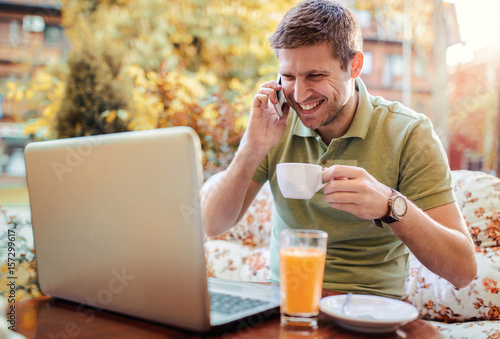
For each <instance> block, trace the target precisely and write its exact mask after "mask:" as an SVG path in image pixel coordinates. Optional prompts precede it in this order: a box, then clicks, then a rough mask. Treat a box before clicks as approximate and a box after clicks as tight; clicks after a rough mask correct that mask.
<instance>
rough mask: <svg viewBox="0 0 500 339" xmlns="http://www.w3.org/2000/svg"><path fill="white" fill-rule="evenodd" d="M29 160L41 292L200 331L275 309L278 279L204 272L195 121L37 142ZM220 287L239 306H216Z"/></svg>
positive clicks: (29, 148)
mask: <svg viewBox="0 0 500 339" xmlns="http://www.w3.org/2000/svg"><path fill="white" fill-rule="evenodd" d="M25 158H26V169H27V180H28V190H29V197H30V204H31V213H32V222H33V233H34V238H35V251H36V257H37V265H38V275H39V284H40V288H41V290H42V291H43V293H45V294H47V295H50V296H53V297H59V298H63V299H66V300H70V301H74V302H77V303H81V304H85V305H89V306H92V307H95V308H96V309H106V310H111V311H115V312H119V313H123V314H126V315H130V316H135V317H139V318H143V319H147V320H151V321H154V322H159V323H163V324H168V325H173V326H176V327H180V328H184V329H188V330H192V331H198V332H201V331H207V330H209V329H210V328H211V327H213V326H218V325H222V324H226V323H231V322H234V321H236V320H238V319H244V318H246V317H249V316H252V315H256V314H259V316H260V315H266V314H272V313H274V312H270V310H273V311H276V309H277V308H278V307H279V288H278V287H277V286H267V285H261V284H255V283H242V282H234V281H229V280H221V279H213V278H207V276H206V267H205V250H204V242H203V230H202V220H201V213H200V202H199V189H200V185H201V184H202V178H203V177H202V165H201V147H200V140H199V138H198V135H197V134H196V133H195V132H194V131H193V130H192V129H191V128H189V127H171V128H164V129H156V130H148V131H137V132H125V133H116V134H107V135H102V136H90V137H79V138H71V139H60V140H51V141H41V142H34V143H30V144H28V146H27V147H26V151H25ZM209 290H210V293H214V294H213V296H212V297H211V296H210V294H209ZM221 294H225V295H230V296H232V297H231V298H229V299H235V298H236V300H238V301H237V302H236V306H238V305H240V306H243V309H240V310H238V309H231V308H229V309H226V310H222V311H215V310H212V312H211V309H213V308H214V307H215V304H217V305H218V304H219V302H218V300H219V299H226V298H227V296H224V295H222V296H221ZM216 300H217V301H216ZM211 301H212V307H211ZM254 322H255V321H254Z"/></svg>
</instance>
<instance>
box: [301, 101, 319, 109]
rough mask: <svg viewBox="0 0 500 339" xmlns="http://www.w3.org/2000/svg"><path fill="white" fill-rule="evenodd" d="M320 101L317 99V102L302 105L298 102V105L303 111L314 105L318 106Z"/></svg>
mask: <svg viewBox="0 0 500 339" xmlns="http://www.w3.org/2000/svg"><path fill="white" fill-rule="evenodd" d="M320 103H321V101H317V102H315V103H313V104H309V105H302V104H299V105H300V107H301V108H302V109H303V110H304V111H309V110H311V109H313V108H314V107H316V106H318V105H319V104H320Z"/></svg>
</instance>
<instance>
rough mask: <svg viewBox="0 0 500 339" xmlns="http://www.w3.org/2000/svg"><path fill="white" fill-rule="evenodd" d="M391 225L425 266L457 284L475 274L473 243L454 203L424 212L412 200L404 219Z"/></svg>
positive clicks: (463, 285) (459, 284)
mask: <svg viewBox="0 0 500 339" xmlns="http://www.w3.org/2000/svg"><path fill="white" fill-rule="evenodd" d="M443 225H446V226H443ZM390 228H391V230H392V231H393V232H394V233H395V234H396V235H397V236H398V237H399V238H400V239H401V240H402V241H403V242H404V243H405V244H406V245H407V246H408V248H409V249H410V251H412V253H413V254H414V255H415V256H416V257H417V259H419V261H420V262H422V264H423V265H424V266H425V267H427V268H428V269H429V270H431V271H432V272H434V273H436V274H437V275H439V276H441V277H443V278H445V279H446V280H448V281H449V282H451V283H452V284H454V285H455V286H456V287H458V288H461V287H465V286H467V285H468V284H469V283H470V282H471V281H472V280H473V279H474V277H475V276H476V272H477V266H476V260H475V254H474V245H473V243H472V239H471V238H470V236H469V234H468V231H467V228H466V226H465V224H464V221H463V218H462V216H461V214H460V211H459V209H458V206H456V204H455V203H452V204H447V205H444V206H439V207H436V208H433V209H430V210H428V211H426V212H424V211H422V210H420V209H419V208H418V207H417V206H416V205H414V204H413V203H411V202H410V203H409V204H408V212H407V214H406V215H405V217H404V218H403V220H402V221H401V222H395V223H392V224H390Z"/></svg>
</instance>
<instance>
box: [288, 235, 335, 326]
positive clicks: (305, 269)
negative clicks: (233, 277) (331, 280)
mask: <svg viewBox="0 0 500 339" xmlns="http://www.w3.org/2000/svg"><path fill="white" fill-rule="evenodd" d="M279 238H280V245H279V257H280V261H279V262H280V265H279V272H280V294H281V323H282V324H284V325H293V326H307V327H313V328H314V327H317V324H318V314H319V300H320V299H321V291H322V288H323V275H324V273H325V259H326V243H327V238H328V234H327V233H326V232H323V231H319V230H305V229H295V230H294V229H285V230H281V231H280V234H279Z"/></svg>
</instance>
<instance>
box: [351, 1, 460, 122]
mask: <svg viewBox="0 0 500 339" xmlns="http://www.w3.org/2000/svg"><path fill="white" fill-rule="evenodd" d="M443 6H444V7H443V31H442V33H443V34H444V35H445V41H444V42H443V46H442V48H443V51H444V52H445V50H446V47H447V46H450V45H453V44H456V43H458V42H460V34H459V27H458V23H457V16H456V11H455V6H454V5H453V4H449V3H443ZM356 15H357V18H358V21H359V23H360V25H361V29H362V34H363V39H364V45H363V52H364V54H365V64H364V67H363V73H362V75H361V78H362V79H363V81H364V82H365V84H366V86H367V88H368V89H369V90H370V93H371V94H372V95H380V96H382V97H384V98H385V99H388V100H393V101H399V102H402V103H403V104H405V105H407V106H409V107H411V108H412V109H414V110H415V111H417V112H421V113H424V114H426V115H427V116H428V117H429V118H430V119H431V120H434V117H435V111H436V107H434V106H435V105H434V104H433V97H432V96H433V82H435V80H436V60H435V59H436V58H435V56H434V55H433V53H435V51H433V48H435V46H430V45H429V46H419V45H416V44H413V43H412V40H413V39H412V37H411V36H410V39H409V40H408V39H407V40H406V41H405V36H404V32H405V27H404V24H405V22H408V21H409V19H408V18H405V16H404V13H395V12H391V13H390V16H388V15H385V14H384V13H382V12H376V13H370V12H369V11H356ZM410 30H411V28H410ZM405 49H406V52H405ZM405 53H407V54H406V55H405ZM444 62H445V59H444V57H443V63H444ZM405 72H406V74H405ZM405 82H406V83H405ZM405 87H406V88H405ZM405 92H406V93H405Z"/></svg>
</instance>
